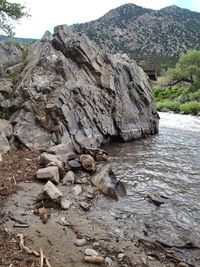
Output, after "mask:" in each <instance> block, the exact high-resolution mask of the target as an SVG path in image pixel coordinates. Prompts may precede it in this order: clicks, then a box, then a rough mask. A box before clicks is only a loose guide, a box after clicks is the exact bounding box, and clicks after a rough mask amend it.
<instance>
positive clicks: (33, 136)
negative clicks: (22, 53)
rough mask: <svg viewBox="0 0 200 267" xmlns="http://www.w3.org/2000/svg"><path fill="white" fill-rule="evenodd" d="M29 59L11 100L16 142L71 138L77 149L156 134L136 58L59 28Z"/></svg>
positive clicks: (33, 144)
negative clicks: (108, 52) (106, 50)
mask: <svg viewBox="0 0 200 267" xmlns="http://www.w3.org/2000/svg"><path fill="white" fill-rule="evenodd" d="M26 62H27V64H26V66H25V68H24V70H23V72H22V73H21V77H20V82H19V83H18V86H17V87H16V88H14V89H13V92H12V94H11V95H12V98H11V99H9V101H10V105H9V107H10V109H11V110H12V111H13V112H14V113H13V114H12V115H11V117H10V121H11V123H12V125H13V136H14V139H13V138H12V140H14V141H17V142H18V143H21V144H23V145H24V146H26V147H27V148H29V149H46V148H48V147H49V146H51V145H55V144H59V143H67V142H69V141H72V143H73V145H74V148H75V150H76V151H77V152H78V151H79V149H80V148H81V147H83V146H86V147H90V146H94V147H96V146H99V145H101V144H103V143H105V142H108V141H110V140H112V139H115V138H117V139H120V140H124V141H128V140H132V139H137V138H141V137H144V136H146V135H150V134H154V133H156V132H157V130H158V115H157V112H156V109H155V106H154V103H153V98H152V94H151V90H150V85H149V82H148V80H147V77H146V75H145V73H144V72H143V71H142V69H141V68H139V67H138V66H137V65H136V64H135V62H134V61H131V60H129V59H126V60H125V59H123V58H122V57H121V56H120V55H118V56H116V57H115V58H114V57H112V56H109V55H106V54H104V53H102V51H101V50H99V49H98V47H97V46H96V45H95V44H94V43H92V42H91V41H90V40H89V39H88V38H86V37H85V36H84V35H82V34H79V33H73V32H71V30H70V29H69V28H68V27H66V26H58V27H56V28H55V32H54V35H53V36H52V35H51V34H50V33H46V34H45V35H44V37H43V38H42V40H41V41H38V42H36V43H34V44H33V45H31V46H30V48H29V54H28V58H27V59H26Z"/></svg>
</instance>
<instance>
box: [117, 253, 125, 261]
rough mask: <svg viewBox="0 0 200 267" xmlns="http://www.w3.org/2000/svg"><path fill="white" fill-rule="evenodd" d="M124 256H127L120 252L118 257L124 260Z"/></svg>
mask: <svg viewBox="0 0 200 267" xmlns="http://www.w3.org/2000/svg"><path fill="white" fill-rule="evenodd" d="M124 256H125V254H124V253H119V254H118V255H117V258H118V259H119V260H122V259H123V258H124Z"/></svg>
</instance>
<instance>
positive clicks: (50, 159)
mask: <svg viewBox="0 0 200 267" xmlns="http://www.w3.org/2000/svg"><path fill="white" fill-rule="evenodd" d="M40 164H41V165H42V166H49V165H54V166H57V167H58V169H59V173H60V175H61V176H64V175H65V173H66V171H65V167H64V162H63V161H61V160H60V159H59V158H58V157H57V155H52V154H49V153H46V152H44V153H42V154H41V155H40Z"/></svg>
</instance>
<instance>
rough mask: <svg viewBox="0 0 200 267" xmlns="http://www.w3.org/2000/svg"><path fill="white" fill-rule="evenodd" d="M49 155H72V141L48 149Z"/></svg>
mask: <svg viewBox="0 0 200 267" xmlns="http://www.w3.org/2000/svg"><path fill="white" fill-rule="evenodd" d="M48 152H49V153H53V154H56V155H63V154H66V155H67V154H69V153H70V154H72V153H74V147H73V144H72V141H68V142H67V143H66V144H59V145H56V146H52V147H50V148H49V149H48Z"/></svg>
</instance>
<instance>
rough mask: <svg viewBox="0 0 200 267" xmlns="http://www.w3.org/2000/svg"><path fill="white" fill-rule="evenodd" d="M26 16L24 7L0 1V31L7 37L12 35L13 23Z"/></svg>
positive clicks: (3, 0)
mask: <svg viewBox="0 0 200 267" xmlns="http://www.w3.org/2000/svg"><path fill="white" fill-rule="evenodd" d="M24 16H28V13H27V11H26V8H25V6H23V5H21V4H19V3H10V2H8V1H6V0H0V30H1V31H3V32H4V33H6V34H8V35H14V32H13V28H14V27H13V23H14V22H15V21H18V20H20V19H21V18H23V17H24Z"/></svg>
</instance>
